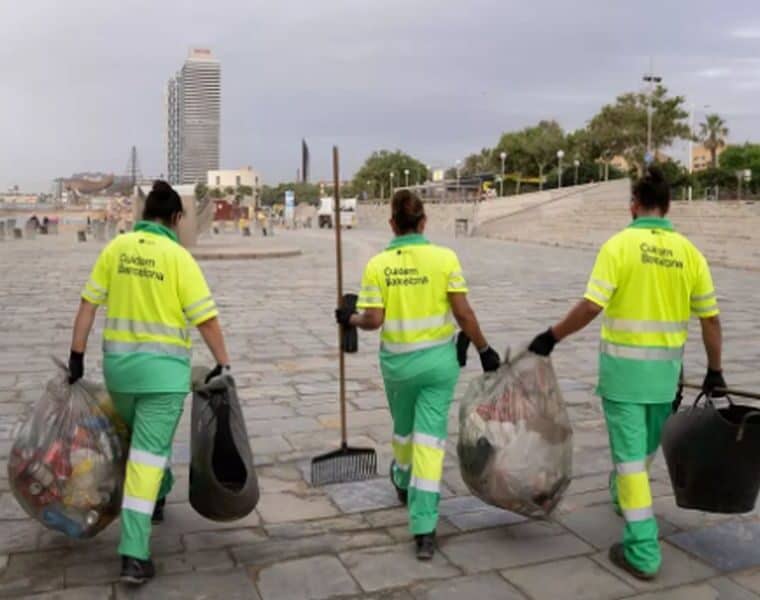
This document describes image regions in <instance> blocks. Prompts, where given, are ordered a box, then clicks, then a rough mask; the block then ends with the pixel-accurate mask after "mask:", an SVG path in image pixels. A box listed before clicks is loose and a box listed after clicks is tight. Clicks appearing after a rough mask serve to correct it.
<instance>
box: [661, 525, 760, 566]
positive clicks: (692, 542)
mask: <svg viewBox="0 0 760 600" xmlns="http://www.w3.org/2000/svg"><path fill="white" fill-rule="evenodd" d="M759 540H760V523H758V522H756V521H755V522H752V521H741V520H734V521H727V522H725V523H720V524H718V525H714V526H712V527H707V528H704V529H697V530H693V531H685V532H682V533H678V534H676V535H672V536H670V537H669V538H668V541H669V542H670V543H672V544H675V545H676V546H678V547H679V548H681V549H683V550H686V551H687V552H689V553H691V554H693V555H695V556H698V557H699V558H701V559H702V560H703V561H705V562H706V563H708V564H710V565H712V566H713V567H715V568H716V569H718V570H720V571H724V572H725V571H738V570H740V569H749V568H751V567H756V566H760V543H758V541H759Z"/></svg>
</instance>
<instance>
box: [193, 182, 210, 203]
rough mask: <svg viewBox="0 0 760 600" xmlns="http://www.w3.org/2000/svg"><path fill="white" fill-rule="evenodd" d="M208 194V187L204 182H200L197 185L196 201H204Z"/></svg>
mask: <svg viewBox="0 0 760 600" xmlns="http://www.w3.org/2000/svg"><path fill="white" fill-rule="evenodd" d="M207 193H208V186H207V185H206V184H205V183H203V182H198V183H197V184H196V185H195V199H196V200H202V199H203V198H205V197H206V194H207Z"/></svg>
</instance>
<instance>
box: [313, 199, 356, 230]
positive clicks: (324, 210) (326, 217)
mask: <svg viewBox="0 0 760 600" xmlns="http://www.w3.org/2000/svg"><path fill="white" fill-rule="evenodd" d="M357 203H358V199H357V198H341V200H340V224H341V227H345V228H346V229H351V228H353V227H356V223H357V220H356V205H357ZM333 206H334V201H333V198H332V196H327V197H325V198H320V200H319V210H318V211H317V221H318V222H319V227H320V229H322V228H324V227H328V228H330V229H332V226H333Z"/></svg>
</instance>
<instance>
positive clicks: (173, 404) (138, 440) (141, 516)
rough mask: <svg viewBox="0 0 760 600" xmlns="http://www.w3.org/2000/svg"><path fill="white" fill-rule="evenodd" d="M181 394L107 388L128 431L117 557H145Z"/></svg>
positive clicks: (167, 484) (167, 480)
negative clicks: (127, 451) (128, 439)
mask: <svg viewBox="0 0 760 600" xmlns="http://www.w3.org/2000/svg"><path fill="white" fill-rule="evenodd" d="M186 395H187V394H140V395H134V394H122V393H117V392H111V398H113V401H114V404H115V405H116V410H118V411H119V414H120V415H121V417H122V418H123V419H124V421H125V422H126V423H127V426H128V427H129V430H130V433H131V442H130V448H129V459H128V461H127V476H126V480H125V482H124V498H123V500H122V505H121V542H120V543H119V554H121V555H122V556H131V557H134V558H139V559H141V560H147V559H148V558H149V557H150V532H151V518H152V516H153V509H154V508H155V506H156V500H157V499H159V498H164V497H166V495H167V494H168V493H169V491H170V490H171V488H172V485H173V484H174V477H173V476H172V473H171V469H170V468H169V457H170V455H171V449H172V441H173V440H174V434H175V432H176V431H177V425H178V424H179V420H180V417H181V416H182V410H183V407H184V401H185V396H186Z"/></svg>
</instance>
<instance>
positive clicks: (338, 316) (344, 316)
mask: <svg viewBox="0 0 760 600" xmlns="http://www.w3.org/2000/svg"><path fill="white" fill-rule="evenodd" d="M354 314H356V308H355V307H354V306H350V305H349V304H348V303H347V302H344V303H343V306H340V307H338V308H336V309H335V321H336V322H337V323H338V325H343V327H351V324H350V323H349V321H350V320H351V315H354Z"/></svg>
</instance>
